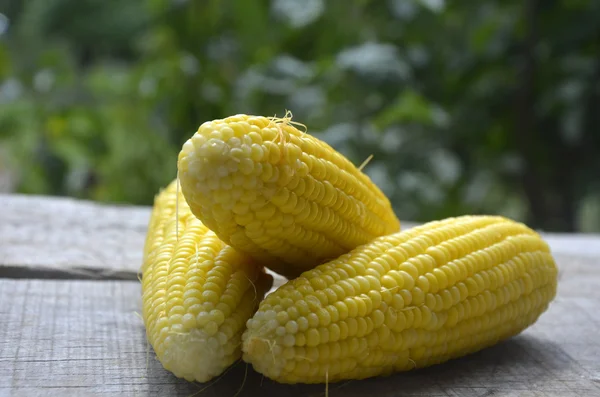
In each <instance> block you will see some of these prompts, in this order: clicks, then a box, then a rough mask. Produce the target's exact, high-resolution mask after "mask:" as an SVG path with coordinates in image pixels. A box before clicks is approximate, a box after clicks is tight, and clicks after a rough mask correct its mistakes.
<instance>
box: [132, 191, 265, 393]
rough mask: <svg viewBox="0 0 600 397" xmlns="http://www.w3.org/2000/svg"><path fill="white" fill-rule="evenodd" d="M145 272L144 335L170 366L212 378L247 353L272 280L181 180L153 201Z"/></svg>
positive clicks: (191, 377) (187, 376)
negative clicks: (221, 233) (244, 345)
mask: <svg viewBox="0 0 600 397" xmlns="http://www.w3.org/2000/svg"><path fill="white" fill-rule="evenodd" d="M176 213H177V214H176ZM142 272H143V278H142V301H143V310H142V316H143V319H144V324H145V326H146V335H147V337H148V341H149V342H150V344H151V345H152V347H153V348H154V351H155V352H156V355H157V356H158V359H159V361H160V362H161V363H162V365H163V366H164V367H165V368H166V369H167V370H169V371H171V372H173V373H174V374H175V375H176V376H178V377H180V378H185V379H187V380H189V381H198V382H206V381H208V380H210V379H211V378H213V377H215V376H218V375H219V374H221V373H222V372H223V371H224V370H225V369H226V368H227V367H228V366H229V365H231V364H232V363H233V362H234V361H236V360H238V359H239V358H240V357H241V348H240V343H241V334H242V332H243V330H244V327H245V322H246V321H247V320H248V319H249V318H250V317H251V316H252V314H253V313H254V312H255V311H256V309H257V308H258V303H259V302H260V300H261V299H262V298H263V296H264V293H265V292H266V291H267V290H268V289H269V288H270V286H271V283H272V277H271V276H270V275H268V274H266V273H265V272H264V271H263V269H262V268H261V267H260V266H258V265H256V264H255V263H253V262H252V260H251V259H250V258H249V257H248V256H246V255H243V254H241V253H239V252H237V251H235V250H234V249H233V248H231V247H230V246H228V245H226V244H225V243H223V242H222V241H221V240H219V238H218V237H217V236H216V235H215V234H214V233H212V232H211V231H209V230H208V228H207V227H206V226H204V225H203V224H202V223H201V222H200V221H199V220H198V219H196V217H195V216H193V215H192V213H191V211H190V209H189V206H188V205H187V203H186V202H185V199H184V198H183V196H182V195H181V194H179V200H177V186H176V182H172V183H171V184H170V185H169V186H168V187H167V188H166V189H165V190H163V191H162V192H160V194H158V196H157V197H156V199H155V203H154V208H153V210H152V215H151V219H150V223H149V229H148V234H147V236H146V244H145V247H144V262H143V265H142Z"/></svg>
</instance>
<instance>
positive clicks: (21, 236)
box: [0, 195, 150, 280]
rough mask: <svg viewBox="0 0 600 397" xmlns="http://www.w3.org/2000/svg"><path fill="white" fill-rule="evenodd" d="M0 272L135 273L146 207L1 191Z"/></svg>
mask: <svg viewBox="0 0 600 397" xmlns="http://www.w3.org/2000/svg"><path fill="white" fill-rule="evenodd" d="M0 208H1V211H0V276H8V275H11V276H12V277H19V276H21V277H28V276H34V277H45V276H48V275H49V276H50V277H53V278H117V279H118V278H125V279H133V280H135V279H136V278H137V276H136V272H137V271H138V269H139V268H140V264H141V258H142V252H141V250H142V247H143V244H144V238H145V233H146V228H147V224H148V219H149V216H150V209H149V208H146V207H133V206H109V205H100V204H96V203H93V202H89V201H82V200H74V199H68V198H52V197H40V196H26V195H0Z"/></svg>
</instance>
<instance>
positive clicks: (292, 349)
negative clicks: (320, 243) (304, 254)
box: [243, 216, 557, 383]
mask: <svg viewBox="0 0 600 397" xmlns="http://www.w3.org/2000/svg"><path fill="white" fill-rule="evenodd" d="M556 284H557V268H556V265H555V263H554V260H553V258H552V256H551V254H550V252H549V248H548V246H547V245H546V243H545V242H544V241H543V240H542V239H541V237H540V236H539V235H538V234H537V233H535V232H534V231H532V230H531V229H529V228H527V227H526V226H524V225H522V224H520V223H516V222H513V221H510V220H507V219H505V218H501V217H492V216H464V217H458V218H451V219H447V220H444V221H438V222H432V223H429V224H426V225H424V226H421V227H417V228H414V229H410V230H408V231H405V232H401V233H397V234H393V235H390V236H386V237H381V238H378V239H376V240H374V241H372V242H371V243H369V244H366V245H362V246H360V247H358V248H356V249H355V250H353V251H352V252H350V253H348V254H345V255H342V256H341V257H339V258H337V259H335V260H333V261H331V262H329V263H326V264H323V265H321V266H318V267H317V268H315V269H313V270H310V271H307V272H305V273H304V274H302V276H300V277H299V278H297V279H295V280H293V281H290V282H288V283H287V284H286V285H284V286H282V287H280V288H279V289H278V290H277V291H276V292H274V293H272V294H270V295H269V296H267V298H266V299H265V300H264V301H263V302H262V303H261V305H260V308H259V310H258V312H257V313H256V314H255V315H254V317H253V318H252V319H250V320H249V321H248V323H247V328H248V330H247V331H246V333H245V334H244V337H243V340H244V347H243V349H244V360H246V361H247V362H250V363H252V365H253V366H254V368H255V369H256V370H257V371H259V372H261V373H263V374H264V375H266V376H268V377H270V378H272V379H274V380H277V381H279V382H284V383H296V382H303V383H318V382H325V380H326V379H328V380H329V381H339V380H343V379H361V378H367V377H371V376H377V375H385V374H390V373H392V372H395V371H404V370H410V369H413V368H416V367H425V366H428V365H431V364H435V363H441V362H444V361H446V360H449V359H451V358H455V357H460V356H463V355H466V354H468V353H471V352H475V351H477V350H480V349H482V348H484V347H486V346H490V345H492V344H495V343H497V342H498V341H500V340H503V339H506V338H508V337H510V336H512V335H515V334H518V333H519V332H521V331H522V330H523V329H525V328H526V327H527V326H529V325H530V324H532V323H534V322H535V321H536V319H537V318H538V316H540V314H541V313H543V312H544V311H545V310H546V308H547V307H548V304H549V302H550V301H551V300H552V299H553V297H554V295H555V293H556Z"/></svg>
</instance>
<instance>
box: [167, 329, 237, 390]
mask: <svg viewBox="0 0 600 397" xmlns="http://www.w3.org/2000/svg"><path fill="white" fill-rule="evenodd" d="M221 339H226V338H225V335H223V336H222V337H221V338H219V335H216V337H210V336H208V335H207V334H206V333H205V332H204V331H202V330H198V329H192V330H190V331H189V332H185V333H183V332H182V333H172V334H171V335H169V336H167V338H166V340H165V342H164V351H163V354H162V364H163V366H164V367H165V368H166V369H167V370H169V371H171V372H173V374H174V375H175V376H177V377H179V378H183V379H185V380H187V381H190V382H192V381H197V382H207V381H209V380H211V379H212V378H214V377H215V376H218V375H220V374H221V373H222V372H223V369H224V368H227V367H228V366H229V362H228V360H229V357H230V356H231V354H232V353H233V352H232V351H230V350H232V349H231V348H230V347H229V346H228V345H227V343H225V344H222V343H220V342H219V341H220V340H221Z"/></svg>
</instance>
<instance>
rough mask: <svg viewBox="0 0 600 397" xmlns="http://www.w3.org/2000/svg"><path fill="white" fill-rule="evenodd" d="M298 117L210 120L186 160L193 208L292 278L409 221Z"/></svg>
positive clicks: (182, 161)
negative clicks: (299, 126) (302, 127)
mask: <svg viewBox="0 0 600 397" xmlns="http://www.w3.org/2000/svg"><path fill="white" fill-rule="evenodd" d="M292 124H293V123H291V122H290V118H284V119H275V120H274V119H270V118H266V117H255V116H248V115H237V116H232V117H228V118H226V119H223V120H214V121H211V122H207V123H204V124H202V125H201V126H200V128H199V129H198V132H197V133H196V134H195V135H194V136H193V137H192V138H191V139H190V140H188V141H187V142H186V143H185V144H184V145H183V148H182V150H181V152H180V154H179V161H178V168H179V177H180V180H181V188H182V191H183V194H184V195H185V197H186V199H187V201H188V203H189V204H190V206H191V210H192V212H193V213H194V214H195V215H196V216H197V217H198V218H199V219H200V220H201V221H202V222H203V223H204V224H205V225H206V226H208V227H209V228H210V229H211V230H213V231H214V232H215V233H216V234H217V236H219V237H220V238H221V239H222V240H223V241H225V242H227V243H228V244H230V245H232V246H233V247H235V248H236V249H238V250H240V251H242V252H245V253H247V254H249V255H251V256H252V257H254V258H256V259H258V260H259V261H261V262H262V263H263V264H265V265H266V266H268V267H270V268H271V269H272V270H274V271H275V272H278V273H280V274H283V275H285V276H287V277H288V278H292V277H295V276H297V275H298V274H300V273H301V272H302V271H305V270H308V269H310V268H313V267H314V266H316V265H317V264H320V263H323V262H324V261H326V260H329V259H333V258H335V257H337V256H339V255H341V254H343V253H346V252H348V251H349V250H351V249H353V248H355V247H356V246H358V245H360V244H364V243H367V242H369V241H370V240H372V239H373V238H375V237H377V236H382V235H386V234H389V233H393V232H396V231H398V230H399V228H400V224H399V221H398V219H397V218H396V216H395V214H394V212H393V210H392V208H391V205H390V202H389V200H388V199H387V197H385V195H384V194H383V193H382V192H381V191H380V190H379V188H378V187H377V186H376V185H375V184H373V183H372V182H371V180H370V179H369V177H368V176H366V175H365V174H363V173H362V172H361V171H360V170H358V169H357V168H356V167H355V166H354V165H353V164H352V163H350V162H349V161H348V160H347V159H346V158H345V157H344V156H342V155H341V154H339V153H338V152H336V151H335V150H333V149H332V148H331V147H330V146H329V145H327V144H326V143H324V142H322V141H320V140H319V139H317V138H315V137H313V136H311V135H309V134H306V133H303V132H301V131H299V130H298V129H296V128H295V127H294V126H293V125H292Z"/></svg>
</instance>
